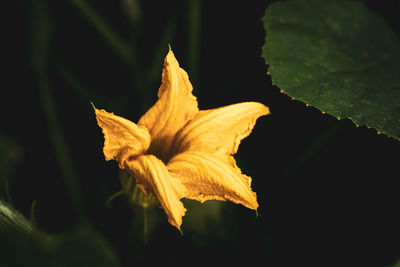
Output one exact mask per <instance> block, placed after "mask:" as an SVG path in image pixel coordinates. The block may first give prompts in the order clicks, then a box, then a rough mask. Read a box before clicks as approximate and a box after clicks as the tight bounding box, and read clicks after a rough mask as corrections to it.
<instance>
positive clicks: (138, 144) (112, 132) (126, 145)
mask: <svg viewBox="0 0 400 267" xmlns="http://www.w3.org/2000/svg"><path fill="white" fill-rule="evenodd" d="M95 112H96V119H97V123H98V125H99V126H100V128H101V129H102V131H103V134H104V147H103V152H104V156H105V158H106V160H112V159H115V160H117V161H118V162H119V166H120V167H121V168H124V164H123V163H124V161H125V160H126V159H127V158H128V157H130V156H136V155H139V154H143V153H145V152H146V150H147V149H148V148H149V145H150V141H151V138H150V134H149V132H148V130H147V129H146V127H143V126H138V125H136V124H135V123H133V122H131V121H129V120H127V119H124V118H122V117H119V116H116V115H114V113H109V112H107V111H105V110H103V109H102V110H99V109H96V108H95Z"/></svg>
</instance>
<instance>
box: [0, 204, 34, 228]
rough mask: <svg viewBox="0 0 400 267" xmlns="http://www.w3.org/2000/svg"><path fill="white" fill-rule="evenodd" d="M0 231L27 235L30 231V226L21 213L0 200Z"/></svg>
mask: <svg viewBox="0 0 400 267" xmlns="http://www.w3.org/2000/svg"><path fill="white" fill-rule="evenodd" d="M0 231H18V232H22V233H26V234H29V233H31V231H32V225H31V223H30V222H29V221H28V220H27V219H25V217H24V216H23V215H22V214H21V213H19V212H18V211H16V210H15V209H13V208H12V207H11V206H10V205H9V204H7V203H5V202H4V201H2V200H0Z"/></svg>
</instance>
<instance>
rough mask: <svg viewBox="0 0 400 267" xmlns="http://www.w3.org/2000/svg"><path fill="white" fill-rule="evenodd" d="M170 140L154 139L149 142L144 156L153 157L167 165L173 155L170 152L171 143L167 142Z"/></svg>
mask: <svg viewBox="0 0 400 267" xmlns="http://www.w3.org/2000/svg"><path fill="white" fill-rule="evenodd" d="M168 139H170V138H166V137H164V138H156V139H153V140H151V143H150V147H149V149H148V150H147V152H146V154H148V155H154V156H156V157H157V158H158V159H160V160H162V162H164V164H165V165H166V164H168V162H169V160H170V159H171V158H172V156H173V155H174V153H173V151H172V142H170V140H168Z"/></svg>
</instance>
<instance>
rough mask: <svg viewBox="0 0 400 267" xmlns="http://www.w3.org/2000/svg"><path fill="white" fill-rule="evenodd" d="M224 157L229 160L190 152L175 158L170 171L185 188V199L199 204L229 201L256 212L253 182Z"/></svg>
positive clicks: (220, 156) (169, 167)
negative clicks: (208, 201) (209, 201)
mask: <svg viewBox="0 0 400 267" xmlns="http://www.w3.org/2000/svg"><path fill="white" fill-rule="evenodd" d="M222 156H225V157H230V156H226V155H221V154H220V155H218V154H214V155H212V154H207V153H203V152H197V151H189V152H185V153H182V154H178V155H176V156H174V157H173V158H172V159H171V160H170V162H169V163H168V165H167V168H168V171H169V173H170V175H171V176H172V177H176V178H178V179H179V180H180V182H181V183H182V184H183V186H184V187H185V189H186V190H185V192H184V195H183V197H185V198H190V199H195V200H198V201H200V202H204V201H206V200H229V201H232V202H235V203H238V204H242V205H244V206H245V207H247V208H250V209H257V208H258V203H257V196H256V193H254V192H253V191H252V190H251V187H250V185H251V178H250V177H248V176H246V175H243V174H242V173H241V171H240V169H239V168H238V167H237V166H236V164H233V163H232V161H231V160H232V159H233V158H232V159H228V160H227V159H224V158H222ZM230 158H231V157H230ZM229 162H230V163H229Z"/></svg>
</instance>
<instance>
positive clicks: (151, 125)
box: [138, 51, 198, 158]
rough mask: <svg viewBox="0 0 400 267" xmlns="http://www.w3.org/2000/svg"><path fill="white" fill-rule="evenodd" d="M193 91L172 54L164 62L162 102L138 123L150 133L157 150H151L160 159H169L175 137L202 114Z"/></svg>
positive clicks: (160, 96) (160, 94)
mask: <svg viewBox="0 0 400 267" xmlns="http://www.w3.org/2000/svg"><path fill="white" fill-rule="evenodd" d="M192 90H193V87H192V85H191V83H190V81H189V77H188V75H187V73H186V72H185V71H184V70H183V69H181V68H180V67H179V64H178V61H177V60H176V58H175V56H174V54H173V52H172V51H169V52H168V54H167V56H166V58H165V60H164V69H163V72H162V83H161V87H160V89H159V90H158V98H159V99H158V101H157V102H156V104H155V105H154V106H153V107H151V108H150V109H149V110H148V111H147V112H146V114H144V115H143V117H142V118H141V119H140V120H139V122H138V125H143V126H146V127H147V129H149V132H150V134H151V137H152V139H153V142H152V144H151V145H152V146H156V147H155V148H153V147H152V148H151V149H153V150H157V153H158V154H159V156H160V158H167V156H168V154H169V152H170V148H171V145H172V142H173V139H174V137H175V134H176V133H177V132H178V131H179V130H180V129H181V128H182V127H183V125H185V124H186V122H187V121H188V120H190V119H191V118H192V117H193V115H194V114H195V112H197V110H198V108H197V100H196V97H194V96H193V94H192Z"/></svg>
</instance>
